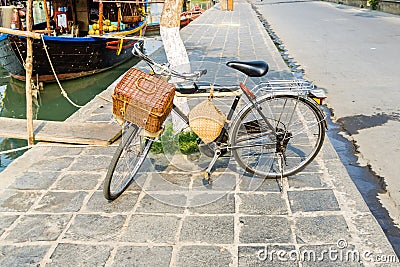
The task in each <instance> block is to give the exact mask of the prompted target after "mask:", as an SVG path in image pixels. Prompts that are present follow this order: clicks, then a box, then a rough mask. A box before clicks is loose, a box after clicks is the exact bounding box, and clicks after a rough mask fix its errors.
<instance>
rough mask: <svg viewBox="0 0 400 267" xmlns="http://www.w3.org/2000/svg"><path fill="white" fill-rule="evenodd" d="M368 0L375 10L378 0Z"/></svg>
mask: <svg viewBox="0 0 400 267" xmlns="http://www.w3.org/2000/svg"><path fill="white" fill-rule="evenodd" d="M368 2H369V4H370V5H371V8H372V9H373V10H376V9H377V8H378V5H379V0H368Z"/></svg>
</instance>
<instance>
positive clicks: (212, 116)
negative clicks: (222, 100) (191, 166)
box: [189, 97, 226, 144]
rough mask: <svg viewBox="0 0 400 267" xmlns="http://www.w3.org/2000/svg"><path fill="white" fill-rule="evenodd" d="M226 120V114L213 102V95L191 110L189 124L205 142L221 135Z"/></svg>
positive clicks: (207, 142) (209, 141)
mask: <svg viewBox="0 0 400 267" xmlns="http://www.w3.org/2000/svg"><path fill="white" fill-rule="evenodd" d="M225 121H226V117H225V115H224V114H223V113H222V112H221V110H219V109H218V108H217V107H216V106H215V105H214V104H213V102H212V100H211V97H210V98H209V99H207V100H205V101H203V102H201V103H200V104H198V105H197V106H195V107H194V108H193V109H192V110H191V111H190V112H189V126H190V128H191V129H192V130H193V132H195V133H196V134H197V135H198V136H199V137H200V138H201V140H202V141H203V142H204V143H205V144H209V143H211V142H212V141H214V140H215V139H216V138H217V137H218V136H219V134H220V133H221V131H222V129H223V128H224V124H225Z"/></svg>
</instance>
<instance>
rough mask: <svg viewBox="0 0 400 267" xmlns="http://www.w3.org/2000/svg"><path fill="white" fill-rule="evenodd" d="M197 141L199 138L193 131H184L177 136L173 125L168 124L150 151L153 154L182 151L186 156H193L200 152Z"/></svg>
mask: <svg viewBox="0 0 400 267" xmlns="http://www.w3.org/2000/svg"><path fill="white" fill-rule="evenodd" d="M197 139H198V137H197V135H196V134H195V133H194V132H193V131H183V132H179V133H178V134H175V133H174V129H173V125H172V123H168V124H166V126H165V128H164V132H163V133H162V135H161V136H160V138H159V140H158V141H157V142H154V143H153V145H152V146H151V149H150V151H151V153H153V154H160V153H168V154H173V153H175V152H177V151H178V150H180V152H181V153H182V154H184V155H189V154H193V153H196V152H199V146H198V144H197Z"/></svg>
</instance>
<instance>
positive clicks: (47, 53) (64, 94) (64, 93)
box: [41, 34, 83, 108]
mask: <svg viewBox="0 0 400 267" xmlns="http://www.w3.org/2000/svg"><path fill="white" fill-rule="evenodd" d="M41 39H42V42H43V48H44V51H45V52H46V55H47V59H48V60H49V64H50V67H51V70H52V71H53V75H54V77H55V78H56V81H57V83H58V86H59V87H60V89H61V95H62V96H63V97H65V99H67V100H68V102H69V103H71V105H73V106H75V107H77V108H81V107H83V106H80V105H78V104H76V103H74V102H73V101H72V100H71V99H70V98H69V97H68V94H67V92H66V91H65V90H64V88H63V87H62V85H61V83H60V80H59V79H58V77H57V73H56V71H55V70H54V67H53V63H52V62H51V59H50V55H49V52H48V51H47V46H46V44H45V42H44V38H43V34H42V35H41Z"/></svg>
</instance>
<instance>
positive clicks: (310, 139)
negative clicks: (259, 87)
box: [230, 95, 325, 178]
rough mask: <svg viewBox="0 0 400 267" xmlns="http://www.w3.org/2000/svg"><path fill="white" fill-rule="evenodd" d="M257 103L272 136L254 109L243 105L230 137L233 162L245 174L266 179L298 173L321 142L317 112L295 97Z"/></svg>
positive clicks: (322, 130)
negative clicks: (268, 123) (271, 127)
mask: <svg viewBox="0 0 400 267" xmlns="http://www.w3.org/2000/svg"><path fill="white" fill-rule="evenodd" d="M257 103H258V104H259V106H260V108H261V110H262V113H263V115H264V116H265V117H266V118H267V119H268V121H269V122H270V124H271V125H272V126H273V127H274V129H275V133H274V131H273V130H272V129H270V127H269V126H268V125H267V123H265V121H264V120H263V119H262V117H261V115H260V114H259V112H258V111H257V110H256V108H255V107H254V106H252V105H250V104H249V105H247V106H246V107H245V108H244V109H243V110H242V111H241V112H240V113H239V115H238V117H237V119H236V120H235V122H234V123H233V125H232V131H231V134H230V137H231V142H230V143H231V147H232V148H231V149H232V153H233V155H234V157H235V159H236V161H237V162H238V164H239V165H240V166H241V167H242V168H244V169H245V170H246V171H247V172H249V173H251V174H255V175H257V176H261V177H266V178H278V177H281V175H283V176H284V177H286V176H289V175H292V174H294V173H297V172H299V171H300V170H302V169H303V168H304V167H306V166H307V164H309V163H310V162H311V161H312V160H313V159H314V158H315V156H316V155H317V154H318V152H319V151H320V149H321V147H322V144H323V142H324V138H325V123H324V120H325V118H324V115H323V113H322V111H321V109H320V108H319V107H318V106H317V105H316V104H315V103H314V102H313V101H312V100H310V99H308V98H305V97H300V96H296V95H275V96H263V97H261V98H258V99H257ZM282 142H283V144H284V145H283V146H282V145H281V144H282Z"/></svg>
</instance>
